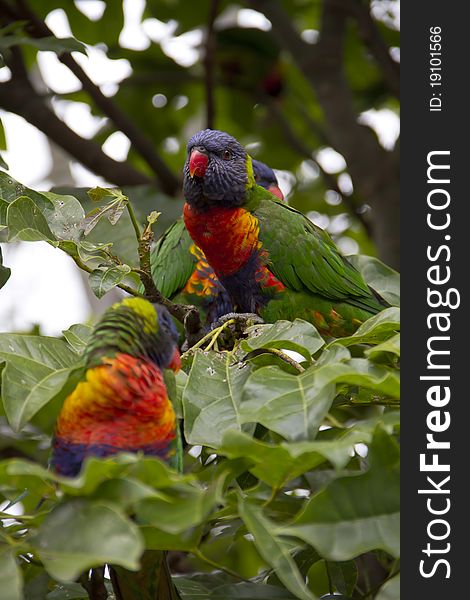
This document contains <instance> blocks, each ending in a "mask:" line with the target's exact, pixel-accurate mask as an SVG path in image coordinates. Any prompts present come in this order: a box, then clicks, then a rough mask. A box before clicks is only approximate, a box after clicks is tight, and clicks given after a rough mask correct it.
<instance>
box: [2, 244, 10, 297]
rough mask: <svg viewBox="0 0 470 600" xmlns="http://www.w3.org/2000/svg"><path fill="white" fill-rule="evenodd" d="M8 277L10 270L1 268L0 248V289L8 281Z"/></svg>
mask: <svg viewBox="0 0 470 600" xmlns="http://www.w3.org/2000/svg"><path fill="white" fill-rule="evenodd" d="M10 275H11V269H9V268H8V267H4V266H3V255H2V249H1V248H0V289H1V288H2V287H3V286H4V285H5V283H6V282H7V281H8V280H9V278H10Z"/></svg>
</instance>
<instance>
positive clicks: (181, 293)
mask: <svg viewBox="0 0 470 600" xmlns="http://www.w3.org/2000/svg"><path fill="white" fill-rule="evenodd" d="M253 172H254V177H255V179H256V183H257V184H258V185H261V186H262V187H263V188H265V189H266V190H268V191H269V192H270V194H274V196H276V197H277V198H280V199H281V200H282V199H283V198H284V196H283V194H282V192H281V190H280V189H279V186H278V182H277V178H276V175H275V174H274V171H273V170H272V169H271V168H270V167H268V166H267V165H265V164H264V163H262V162H259V161H257V160H253ZM269 197H272V196H271V195H270V196H269ZM150 264H151V269H152V277H153V280H154V282H155V285H156V287H157V289H158V290H159V291H160V292H161V293H162V294H163V295H164V296H165V297H166V298H170V299H171V300H173V301H174V302H178V303H179V304H192V305H194V306H197V307H198V308H199V310H200V312H201V313H202V315H201V317H203V321H206V324H207V325H210V324H211V323H213V322H214V321H216V320H217V319H218V318H219V317H221V316H222V315H225V314H227V313H229V312H231V311H233V305H232V301H231V299H230V297H229V295H228V294H227V292H226V291H225V289H224V287H223V285H222V284H221V283H220V281H219V280H218V279H217V277H216V275H215V273H214V270H213V269H212V267H211V266H210V265H209V263H208V262H207V260H206V257H205V256H204V253H203V252H202V250H201V249H200V248H199V247H198V246H197V245H196V244H195V243H194V242H193V240H192V239H191V237H190V235H189V233H188V231H187V229H186V227H185V226H184V221H183V219H182V218H181V219H178V221H176V222H175V223H174V224H173V225H172V226H171V227H170V228H169V229H167V231H166V232H165V233H164V234H163V235H162V237H161V238H160V239H159V240H158V242H157V243H156V244H155V246H154V247H153V248H152V250H151V254H150Z"/></svg>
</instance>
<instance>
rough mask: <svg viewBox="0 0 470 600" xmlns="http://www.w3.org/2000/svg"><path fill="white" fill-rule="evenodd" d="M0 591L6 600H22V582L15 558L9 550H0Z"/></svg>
mask: <svg viewBox="0 0 470 600" xmlns="http://www.w3.org/2000/svg"><path fill="white" fill-rule="evenodd" d="M0 590H1V592H0V593H1V595H2V596H3V597H4V598H8V600H22V598H23V581H22V576H21V570H20V567H19V565H18V563H17V562H16V558H15V556H14V554H13V553H12V552H10V550H9V549H6V548H2V549H1V550H0Z"/></svg>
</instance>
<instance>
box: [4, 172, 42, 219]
mask: <svg viewBox="0 0 470 600" xmlns="http://www.w3.org/2000/svg"><path fill="white" fill-rule="evenodd" d="M23 196H27V197H28V198H30V199H31V200H32V201H33V202H34V204H36V206H37V207H38V208H39V209H40V210H41V211H43V210H44V209H45V208H50V209H52V208H53V204H52V203H51V201H50V200H49V199H48V198H46V196H44V194H40V193H39V192H36V191H34V190H32V189H30V188H28V187H26V186H25V185H23V184H22V183H19V182H18V181H16V180H15V179H13V177H11V176H10V175H8V174H7V173H4V172H3V171H0V198H1V199H2V200H4V202H5V203H6V204H10V203H11V202H13V201H14V200H17V199H18V198H21V197H23ZM5 219H6V212H5V214H1V218H0V224H2V225H5V224H6V220H5Z"/></svg>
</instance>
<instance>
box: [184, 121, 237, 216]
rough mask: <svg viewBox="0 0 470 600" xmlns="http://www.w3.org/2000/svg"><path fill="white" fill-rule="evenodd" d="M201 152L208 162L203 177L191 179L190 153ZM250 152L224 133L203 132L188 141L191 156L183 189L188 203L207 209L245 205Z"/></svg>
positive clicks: (208, 130)
mask: <svg viewBox="0 0 470 600" xmlns="http://www.w3.org/2000/svg"><path fill="white" fill-rule="evenodd" d="M193 150H199V152H202V153H204V154H206V155H207V157H208V163H207V168H206V172H205V174H204V176H203V177H198V176H195V177H191V176H190V173H189V160H190V157H191V152H192V151H193ZM246 158H247V153H246V150H245V149H244V148H243V146H242V145H241V144H240V143H239V142H238V141H237V140H236V139H235V138H234V137H232V136H231V135H229V134H228V133H225V132H224V131H217V130H213V129H204V130H203V131H199V132H198V133H196V134H195V135H194V136H193V137H192V138H191V139H190V140H189V142H188V156H187V159H186V163H185V165H184V178H183V190H184V195H185V198H186V201H187V202H188V203H189V204H190V205H191V206H193V207H195V208H198V209H201V210H204V209H207V208H210V207H212V206H223V207H236V206H242V205H243V204H244V202H245V198H246V186H247V182H248V175H247V167H246Z"/></svg>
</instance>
